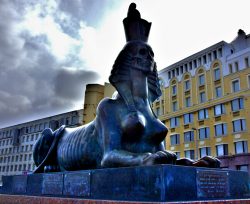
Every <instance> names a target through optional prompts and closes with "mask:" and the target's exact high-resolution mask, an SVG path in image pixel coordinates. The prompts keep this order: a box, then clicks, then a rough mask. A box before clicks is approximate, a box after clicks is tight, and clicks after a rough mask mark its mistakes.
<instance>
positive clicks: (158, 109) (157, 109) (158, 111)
mask: <svg viewBox="0 0 250 204" xmlns="http://www.w3.org/2000/svg"><path fill="white" fill-rule="evenodd" d="M156 115H157V116H159V115H160V107H157V108H156Z"/></svg>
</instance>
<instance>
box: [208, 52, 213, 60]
mask: <svg viewBox="0 0 250 204" xmlns="http://www.w3.org/2000/svg"><path fill="white" fill-rule="evenodd" d="M208 61H209V62H211V61H212V55H211V53H208Z"/></svg>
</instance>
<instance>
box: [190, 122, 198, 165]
mask: <svg viewBox="0 0 250 204" xmlns="http://www.w3.org/2000/svg"><path fill="white" fill-rule="evenodd" d="M192 130H194V131H195V138H194V139H195V160H198V158H199V156H198V131H197V128H194V127H193V128H192Z"/></svg>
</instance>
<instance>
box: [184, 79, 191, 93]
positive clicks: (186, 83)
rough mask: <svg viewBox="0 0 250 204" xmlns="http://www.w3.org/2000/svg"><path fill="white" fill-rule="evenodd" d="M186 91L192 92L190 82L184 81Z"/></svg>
mask: <svg viewBox="0 0 250 204" xmlns="http://www.w3.org/2000/svg"><path fill="white" fill-rule="evenodd" d="M184 90H185V91H188V90H190V80H187V81H184Z"/></svg>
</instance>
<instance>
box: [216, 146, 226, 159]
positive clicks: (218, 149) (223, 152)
mask: <svg viewBox="0 0 250 204" xmlns="http://www.w3.org/2000/svg"><path fill="white" fill-rule="evenodd" d="M216 155H217V156H223V155H228V144H221V145H216Z"/></svg>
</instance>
